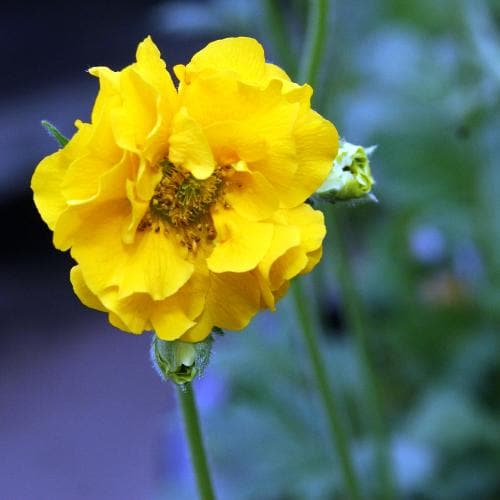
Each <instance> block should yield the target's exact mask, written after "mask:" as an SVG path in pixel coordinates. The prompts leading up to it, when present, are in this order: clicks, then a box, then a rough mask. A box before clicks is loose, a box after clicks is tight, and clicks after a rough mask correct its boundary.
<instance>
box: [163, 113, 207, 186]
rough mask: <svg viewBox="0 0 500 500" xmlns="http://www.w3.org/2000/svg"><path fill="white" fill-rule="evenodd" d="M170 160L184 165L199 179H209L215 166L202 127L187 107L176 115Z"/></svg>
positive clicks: (171, 138)
mask: <svg viewBox="0 0 500 500" xmlns="http://www.w3.org/2000/svg"><path fill="white" fill-rule="evenodd" d="M169 142H170V152H169V155H168V158H169V160H170V161H171V162H172V163H173V164H175V165H182V166H183V167H184V168H185V169H187V170H189V171H190V172H191V173H192V174H193V175H194V177H196V178H197V179H207V178H208V177H210V176H211V175H212V173H213V171H214V168H215V160H214V157H213V154H212V151H211V149H210V146H209V144H208V141H207V139H206V137H205V135H204V134H203V130H202V129H201V127H200V126H199V125H198V124H197V123H196V122H195V121H194V120H193V119H192V118H191V117H190V116H189V114H188V112H187V110H186V108H181V110H180V111H179V112H178V113H177V114H176V115H175V118H174V121H173V129H172V135H171V136H170V139H169Z"/></svg>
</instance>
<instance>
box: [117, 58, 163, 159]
mask: <svg viewBox="0 0 500 500" xmlns="http://www.w3.org/2000/svg"><path fill="white" fill-rule="evenodd" d="M120 96H121V98H122V105H121V106H120V107H117V108H113V109H112V110H111V112H110V113H111V114H110V117H111V124H112V128H113V133H114V136H115V141H116V143H117V144H118V146H120V147H121V148H122V149H126V150H127V151H133V152H139V151H140V150H141V149H142V148H143V146H144V145H145V143H146V141H147V138H148V136H149V134H150V132H151V131H152V130H153V128H154V127H155V126H156V123H157V108H156V99H157V94H156V92H155V91H154V89H153V88H152V87H151V86H150V85H149V84H148V83H146V82H145V81H144V80H143V79H142V78H141V77H140V75H139V74H138V73H137V72H136V71H135V70H134V69H133V68H132V67H131V66H129V67H128V68H125V69H124V70H123V71H122V72H121V73H120Z"/></svg>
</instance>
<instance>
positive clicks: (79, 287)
mask: <svg viewBox="0 0 500 500" xmlns="http://www.w3.org/2000/svg"><path fill="white" fill-rule="evenodd" d="M69 277H70V280H71V284H72V285H73V290H74V292H75V294H76V296H77V297H78V298H79V299H80V300H81V302H82V304H84V305H86V306H87V307H90V308H91V309H97V310H98V311H107V309H106V308H105V307H104V306H103V305H102V302H101V301H100V300H99V297H97V295H95V294H93V293H92V292H91V291H90V289H89V287H88V286H87V284H86V283H85V280H84V279H83V275H82V270H81V268H80V266H73V267H72V268H71V272H70V275H69Z"/></svg>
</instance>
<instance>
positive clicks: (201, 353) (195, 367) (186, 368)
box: [151, 335, 213, 385]
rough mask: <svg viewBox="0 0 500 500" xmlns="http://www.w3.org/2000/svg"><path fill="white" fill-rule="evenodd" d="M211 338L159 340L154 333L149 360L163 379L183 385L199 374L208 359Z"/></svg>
mask: <svg viewBox="0 0 500 500" xmlns="http://www.w3.org/2000/svg"><path fill="white" fill-rule="evenodd" d="M212 343H213V338H212V337H211V336H209V337H207V338H206V339H205V340H203V341H202V342H196V343H191V342H182V341H180V340H173V341H168V340H161V339H159V338H158V337H157V336H156V335H155V336H154V337H153V341H152V343H151V361H152V362H153V366H154V368H155V369H156V371H157V372H158V374H159V375H160V377H161V378H162V379H164V380H171V381H172V382H174V384H177V385H184V384H186V383H188V382H191V381H192V380H193V379H194V378H195V377H196V376H201V375H202V374H203V372H204V370H205V368H206V367H207V365H208V362H209V361H210V353H211V350H212Z"/></svg>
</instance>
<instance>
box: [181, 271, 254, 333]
mask: <svg viewBox="0 0 500 500" xmlns="http://www.w3.org/2000/svg"><path fill="white" fill-rule="evenodd" d="M259 308H260V292H259V284H258V281H257V278H256V277H255V276H254V275H253V274H252V273H222V274H214V273H211V274H210V286H209V291H208V294H207V298H206V302H205V308H204V311H203V314H202V315H201V316H200V317H199V318H198V319H197V320H196V323H197V324H196V326H194V327H193V328H191V329H190V330H188V331H187V332H186V333H185V334H184V335H183V336H182V337H181V339H182V340H184V341H185V342H199V341H200V340H203V339H204V338H205V337H207V336H208V335H209V334H210V332H211V331H212V329H213V327H214V326H218V327H220V328H224V329H228V330H241V329H242V328H245V326H247V325H248V323H249V322H250V320H251V319H252V317H253V316H254V315H255V314H256V313H257V312H258V310H259Z"/></svg>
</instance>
